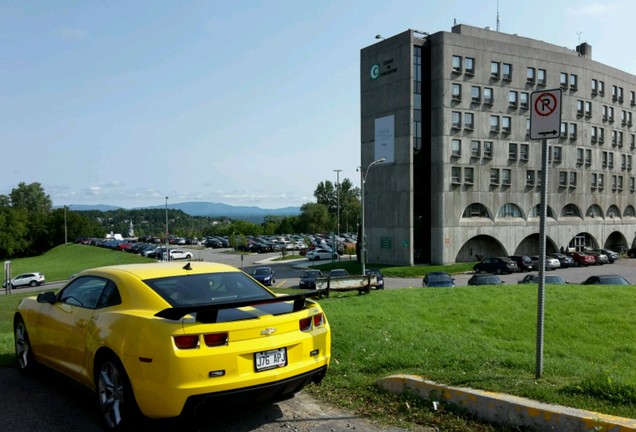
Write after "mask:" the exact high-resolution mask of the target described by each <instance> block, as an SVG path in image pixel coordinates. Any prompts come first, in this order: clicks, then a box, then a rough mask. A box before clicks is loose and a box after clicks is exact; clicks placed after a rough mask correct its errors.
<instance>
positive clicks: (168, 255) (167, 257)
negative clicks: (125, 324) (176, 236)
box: [166, 197, 170, 261]
mask: <svg viewBox="0 0 636 432" xmlns="http://www.w3.org/2000/svg"><path fill="white" fill-rule="evenodd" d="M168 245H169V242H168V197H166V261H169V260H170V253H169V251H168Z"/></svg>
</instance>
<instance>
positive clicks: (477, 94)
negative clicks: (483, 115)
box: [470, 86, 481, 103]
mask: <svg viewBox="0 0 636 432" xmlns="http://www.w3.org/2000/svg"><path fill="white" fill-rule="evenodd" d="M470 97H471V99H472V101H473V102H477V103H479V102H481V87H479V86H472V88H471V89H470Z"/></svg>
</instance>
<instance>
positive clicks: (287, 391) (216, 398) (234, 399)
mask: <svg viewBox="0 0 636 432" xmlns="http://www.w3.org/2000/svg"><path fill="white" fill-rule="evenodd" d="M326 373H327V366H322V367H319V368H318V369H314V370H312V371H309V372H306V373H303V374H301V375H296V376H293V377H291V378H287V379H284V380H280V381H276V382H272V383H267V384H261V385H257V386H253V387H247V388H240V389H235V390H227V391H222V392H216V393H208V394H202V395H195V396H190V397H189V398H188V399H187V401H186V404H185V406H184V409H183V412H187V413H190V412H193V413H197V412H202V410H205V409H206V406H214V408H215V409H218V408H219V407H230V406H250V405H251V404H256V403H264V402H272V401H276V400H280V399H283V398H285V397H288V396H291V395H293V394H295V393H297V392H299V391H300V390H302V389H303V387H305V386H306V385H308V384H310V383H312V382H313V383H316V384H319V383H320V382H321V381H322V379H323V378H324V377H325V375H326Z"/></svg>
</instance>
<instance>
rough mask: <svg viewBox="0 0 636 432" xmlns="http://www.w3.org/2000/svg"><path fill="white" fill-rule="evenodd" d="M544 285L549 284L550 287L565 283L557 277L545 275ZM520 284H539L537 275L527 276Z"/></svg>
mask: <svg viewBox="0 0 636 432" xmlns="http://www.w3.org/2000/svg"><path fill="white" fill-rule="evenodd" d="M544 278H545V283H546V285H547V284H551V285H564V284H567V282H566V281H565V280H564V279H563V278H562V277H561V276H558V275H545V276H544ZM517 283H520V284H536V283H539V275H536V274H529V275H526V276H525V277H524V278H523V279H521V280H520V281H519V282H517Z"/></svg>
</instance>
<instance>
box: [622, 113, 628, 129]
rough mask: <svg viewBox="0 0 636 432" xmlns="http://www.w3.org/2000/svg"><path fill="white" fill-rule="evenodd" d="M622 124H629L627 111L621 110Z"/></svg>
mask: <svg viewBox="0 0 636 432" xmlns="http://www.w3.org/2000/svg"><path fill="white" fill-rule="evenodd" d="M621 124H622V125H623V126H627V111H625V110H621Z"/></svg>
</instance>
